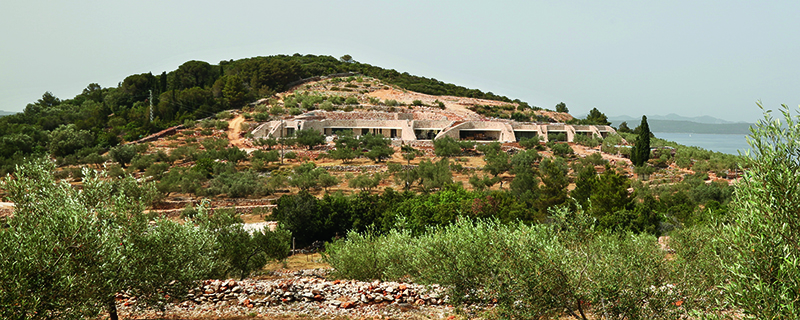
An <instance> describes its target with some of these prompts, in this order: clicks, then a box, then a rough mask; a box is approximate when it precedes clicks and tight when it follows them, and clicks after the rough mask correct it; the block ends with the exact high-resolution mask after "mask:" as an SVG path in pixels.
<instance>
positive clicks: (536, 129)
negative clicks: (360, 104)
mask: <svg viewBox="0 0 800 320" xmlns="http://www.w3.org/2000/svg"><path fill="white" fill-rule="evenodd" d="M400 118H401V117H400V116H396V117H394V119H391V118H387V119H326V118H321V117H298V118H294V119H289V120H280V121H269V122H265V123H263V124H261V125H260V126H258V127H257V128H256V129H255V130H253V131H252V134H253V137H254V138H266V137H275V138H278V137H281V136H291V135H292V134H294V132H295V131H297V130H304V129H314V130H317V131H319V132H322V133H323V134H324V135H325V136H332V135H336V134H338V133H340V132H342V131H351V132H352V133H353V135H354V136H361V135H364V134H367V133H371V134H379V135H383V136H384V137H386V138H390V139H395V140H403V141H425V140H435V139H440V138H442V137H451V138H453V139H456V140H473V141H487V142H488V141H499V142H515V141H519V140H520V139H522V138H529V137H533V136H538V137H539V139H540V140H541V141H545V142H546V141H548V137H550V136H551V135H556V134H561V133H563V134H565V135H566V140H567V141H568V142H572V141H574V140H575V136H576V135H587V136H593V137H607V136H608V135H610V134H614V133H616V131H615V130H614V128H612V127H610V126H595V125H588V126H587V125H568V124H563V123H546V124H539V123H529V122H515V121H510V120H481V121H447V120H412V119H408V118H406V117H402V118H406V119H400Z"/></svg>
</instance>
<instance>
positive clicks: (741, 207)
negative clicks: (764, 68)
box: [722, 104, 800, 319]
mask: <svg viewBox="0 0 800 320" xmlns="http://www.w3.org/2000/svg"><path fill="white" fill-rule="evenodd" d="M759 107H761V108H762V110H763V107H762V106H761V105H760V104H759ZM780 111H781V113H782V115H783V117H784V119H785V123H781V121H780V120H778V119H774V118H773V117H772V114H771V111H766V112H764V119H762V120H760V121H759V122H758V123H756V124H755V125H754V126H752V127H751V129H750V132H751V133H750V136H749V137H748V143H749V144H750V146H751V148H752V150H753V153H752V154H747V155H746V157H745V163H744V165H743V167H745V168H748V169H747V171H745V173H744V176H743V178H742V181H741V182H740V183H739V184H738V185H737V187H736V193H735V194H736V196H735V198H734V201H733V206H734V208H735V210H736V214H735V219H734V221H733V223H730V224H727V225H724V226H723V227H722V228H723V231H724V232H723V233H722V234H723V235H725V236H726V237H727V242H728V243H729V244H728V245H729V248H730V249H728V250H729V252H730V253H731V255H730V257H728V258H727V259H722V260H723V261H724V263H723V264H724V268H725V269H727V271H728V273H729V275H730V277H731V278H730V282H729V283H726V284H725V285H724V288H725V289H726V290H725V291H726V293H727V296H728V298H729V299H730V301H731V302H733V303H734V305H735V306H737V307H739V308H741V310H742V311H744V312H745V313H746V314H749V315H752V316H754V317H755V318H759V319H781V318H782V319H793V318H798V317H800V259H799V258H798V257H800V116H795V117H792V115H791V111H790V110H789V108H788V107H786V106H785V105H784V106H783V107H782V108H781V110H780Z"/></svg>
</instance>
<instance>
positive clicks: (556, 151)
mask: <svg viewBox="0 0 800 320" xmlns="http://www.w3.org/2000/svg"><path fill="white" fill-rule="evenodd" d="M550 149H551V150H552V151H553V155H556V156H559V157H569V156H573V155H575V151H574V150H572V147H570V146H569V145H568V144H566V143H556V144H554V145H553V146H552V147H551V148H550Z"/></svg>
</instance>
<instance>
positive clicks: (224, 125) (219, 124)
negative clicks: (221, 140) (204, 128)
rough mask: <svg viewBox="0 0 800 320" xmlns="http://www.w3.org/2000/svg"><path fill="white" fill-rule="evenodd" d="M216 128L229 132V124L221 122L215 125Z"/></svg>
mask: <svg viewBox="0 0 800 320" xmlns="http://www.w3.org/2000/svg"><path fill="white" fill-rule="evenodd" d="M214 127H215V128H217V130H228V122H227V121H223V120H219V121H217V123H216V124H214Z"/></svg>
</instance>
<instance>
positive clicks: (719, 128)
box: [609, 119, 752, 135]
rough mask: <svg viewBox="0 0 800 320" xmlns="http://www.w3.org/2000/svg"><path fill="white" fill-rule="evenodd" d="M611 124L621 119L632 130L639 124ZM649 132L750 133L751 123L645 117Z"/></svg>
mask: <svg viewBox="0 0 800 320" xmlns="http://www.w3.org/2000/svg"><path fill="white" fill-rule="evenodd" d="M609 121H611V125H612V126H614V127H615V128H619V124H620V123H622V122H623V121H625V122H627V123H628V127H629V128H631V130H633V129H634V128H636V126H638V125H639V121H627V120H609ZM647 124H648V125H649V126H650V131H651V132H667V133H698V134H744V135H747V134H750V126H751V125H752V123H721V124H710V123H698V122H692V121H683V120H650V119H647Z"/></svg>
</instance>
